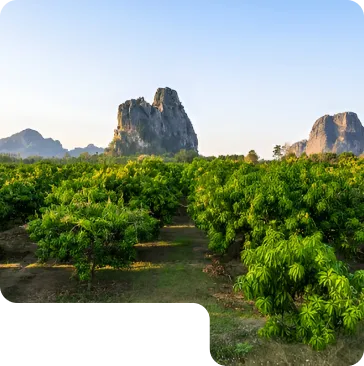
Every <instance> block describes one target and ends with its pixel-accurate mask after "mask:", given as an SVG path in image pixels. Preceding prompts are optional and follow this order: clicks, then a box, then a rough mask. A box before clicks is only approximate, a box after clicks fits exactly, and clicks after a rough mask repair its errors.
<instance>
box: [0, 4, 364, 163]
mask: <svg viewBox="0 0 364 366" xmlns="http://www.w3.org/2000/svg"><path fill="white" fill-rule="evenodd" d="M0 50H1V51H0V52H1V57H0V121H1V122H0V137H6V136H9V135H11V134H13V133H16V132H19V131H20V130H22V129H25V128H33V129H36V130H38V131H39V132H40V133H42V134H43V136H44V137H52V138H54V139H58V140H60V141H61V142H62V143H63V145H64V147H66V148H73V147H75V146H85V145H87V144H89V143H94V144H96V145H99V146H107V145H108V143H109V142H110V141H111V139H112V136H113V130H114V128H115V127H116V123H117V122H116V113H117V107H118V105H119V104H121V103H123V102H124V101H125V100H127V99H131V98H137V97H140V96H144V97H145V98H146V100H148V101H149V102H152V100H153V97H154V93H155V91H156V90H157V88H158V87H164V86H169V87H171V88H173V89H176V90H177V91H178V94H179V97H180V99H181V101H182V103H183V104H184V106H185V109H186V112H187V113H188V115H189V117H190V119H191V120H192V123H193V124H194V127H195V130H196V132H197V134H198V137H199V146H200V152H201V153H202V154H204V155H219V154H234V153H238V154H245V153H247V152H248V151H249V150H250V149H255V150H256V151H257V152H258V154H259V155H260V156H262V157H264V158H269V157H271V155H272V153H271V152H272V149H273V146H274V145H275V144H284V143H285V142H295V141H298V140H301V139H304V138H307V137H308V135H309V132H310V129H311V127H312V125H313V123H314V122H315V120H316V119H318V118H319V117H321V116H322V115H325V114H333V113H339V112H344V111H353V112H356V113H357V114H358V115H359V118H360V119H361V120H362V122H363V123H364V89H363V88H364V68H363V65H364V61H363V60H364V15H363V11H362V10H361V8H360V7H359V5H357V4H356V3H354V2H351V1H349V0H305V1H300V2H298V1H296V0H292V1H287V0H284V1H283V0H278V1H277V0H270V1H267V0H246V1H244V0H234V1H233V0H221V1H216V0H215V1H212V0H209V1H207V0H195V1H192V0H184V1H178V2H177V1H171V0H170V1H167V0H163V1H162V0H153V1H147V0H139V1H135V2H134V1H130V0H128V1H124V0H118V1H116V0H102V1H96V0H88V1H85V0H72V1H71V0H63V1H58V0H36V1H35V0H15V1H13V2H11V3H9V4H7V5H6V6H5V8H4V9H3V11H2V13H1V15H0Z"/></svg>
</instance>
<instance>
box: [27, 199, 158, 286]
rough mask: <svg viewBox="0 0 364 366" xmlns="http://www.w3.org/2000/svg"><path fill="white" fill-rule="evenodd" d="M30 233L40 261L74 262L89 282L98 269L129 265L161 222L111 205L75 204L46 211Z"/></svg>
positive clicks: (31, 228)
mask: <svg viewBox="0 0 364 366" xmlns="http://www.w3.org/2000/svg"><path fill="white" fill-rule="evenodd" d="M28 231H29V234H30V238H31V239H32V240H34V241H35V242H37V243H38V250H37V255H38V257H39V258H40V260H41V261H47V260H49V259H50V258H56V259H58V260H60V261H69V260H71V261H73V263H74V265H75V268H76V270H77V275H78V277H79V278H80V280H82V281H85V280H88V281H89V280H91V278H92V276H93V274H94V271H95V269H96V268H98V267H105V266H112V267H115V268H120V267H123V266H126V265H128V264H129V263H130V262H131V261H132V260H133V259H134V255H135V253H134V245H135V244H137V243H139V242H143V241H148V240H152V239H155V238H156V236H157V234H158V221H157V220H155V219H153V218H152V217H150V216H149V215H148V213H147V212H146V211H143V210H129V209H125V208H122V207H118V206H117V205H114V204H112V203H107V204H101V203H72V204H69V205H67V206H66V205H61V206H53V207H50V208H48V209H46V211H45V212H44V213H43V215H42V217H41V218H39V219H36V220H34V221H32V222H30V224H29V227H28Z"/></svg>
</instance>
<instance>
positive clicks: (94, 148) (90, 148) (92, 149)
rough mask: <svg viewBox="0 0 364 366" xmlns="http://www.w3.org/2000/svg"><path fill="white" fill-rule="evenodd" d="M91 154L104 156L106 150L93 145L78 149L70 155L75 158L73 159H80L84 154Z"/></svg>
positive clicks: (71, 151)
mask: <svg viewBox="0 0 364 366" xmlns="http://www.w3.org/2000/svg"><path fill="white" fill-rule="evenodd" d="M85 152H87V153H89V154H90V155H95V154H102V153H103V152H104V149H102V148H101V147H97V146H95V145H93V144H90V145H87V146H86V147H76V148H75V149H73V150H70V151H69V152H68V153H69V154H70V155H71V156H73V157H76V158H77V157H78V156H80V155H81V154H82V153H85Z"/></svg>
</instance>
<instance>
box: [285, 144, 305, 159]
mask: <svg viewBox="0 0 364 366" xmlns="http://www.w3.org/2000/svg"><path fill="white" fill-rule="evenodd" d="M306 147H307V140H302V141H298V142H296V143H294V144H293V145H291V146H290V147H289V149H288V151H287V152H288V153H293V154H296V156H298V157H299V156H301V155H302V154H303V153H304V152H306Z"/></svg>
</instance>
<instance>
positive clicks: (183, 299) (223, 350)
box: [0, 225, 364, 366]
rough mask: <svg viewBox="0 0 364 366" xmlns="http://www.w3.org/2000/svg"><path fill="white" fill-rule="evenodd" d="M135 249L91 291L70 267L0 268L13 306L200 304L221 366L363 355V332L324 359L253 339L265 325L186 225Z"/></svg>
mask: <svg viewBox="0 0 364 366" xmlns="http://www.w3.org/2000/svg"><path fill="white" fill-rule="evenodd" d="M136 248H137V252H138V258H137V261H136V262H135V263H133V265H132V266H131V267H130V268H124V269H120V270H116V269H114V268H111V267H106V268H103V269H99V270H98V271H97V273H96V280H95V283H94V286H93V288H92V290H91V291H88V290H87V285H82V284H79V283H78V282H77V281H76V280H75V279H74V278H71V279H70V274H71V272H72V266H71V268H69V266H68V267H67V266H62V265H61V266H59V265H58V266H57V265H55V266H54V265H53V266H52V265H49V264H48V265H39V264H36V263H34V264H31V263H27V265H26V266H24V267H26V268H25V272H24V273H23V274H22V277H19V278H20V280H19V281H18V282H16V281H15V282H14V277H13V276H14V274H16V273H17V272H19V270H18V269H17V268H16V267H17V266H18V265H16V266H13V265H12V263H4V264H3V265H2V266H3V267H0V269H1V271H0V277H1V275H2V276H3V277H2V278H1V280H2V281H5V280H8V278H11V279H12V280H13V282H14V283H13V284H12V287H11V291H12V292H11V293H12V298H11V299H10V300H11V301H17V300H19V301H22V302H27V301H28V302H62V303H63V302H67V303H70V302H73V303H74V302H77V303H87V302H100V303H197V304H200V305H202V306H204V307H205V308H206V309H207V311H208V312H209V314H210V334H211V347H210V348H211V355H212V357H213V358H214V359H215V360H216V362H218V363H219V364H221V365H225V366H233V365H234V366H235V365H242V364H245V365H272V364H275V365H298V366H301V365H305V366H311V365H312V366H313V365H315V366H316V365H320V366H349V365H352V364H355V363H356V362H358V360H359V359H360V357H361V355H362V351H363V344H364V332H360V333H359V334H357V335H356V336H355V337H341V338H340V339H339V340H338V342H337V344H335V345H334V346H331V347H329V348H328V349H327V350H325V351H323V352H315V351H313V350H312V349H311V348H309V347H308V346H305V345H301V344H284V343H282V342H279V341H274V340H270V341H267V340H264V339H260V338H258V337H257V330H258V329H259V328H260V327H261V326H262V325H263V324H264V321H265V319H264V318H263V317H262V316H261V315H260V314H259V313H258V312H257V310H256V309H255V307H254V305H253V304H252V303H250V302H247V301H245V300H244V298H243V296H242V295H239V294H234V293H233V291H232V284H233V282H232V279H231V278H230V277H228V276H224V275H216V273H215V272H214V268H213V262H212V261H211V258H210V256H209V255H208V252H207V239H206V238H205V237H204V236H203V235H202V233H201V232H200V231H199V230H197V229H196V228H195V227H193V226H191V225H178V226H177V225H176V226H170V227H167V228H164V229H163V230H162V234H161V238H160V241H157V242H154V243H147V244H139V245H137V246H136ZM20 265H21V263H20ZM238 271H240V269H238ZM13 273H14V274H13ZM34 289H35V291H34ZM40 289H41V290H40Z"/></svg>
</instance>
